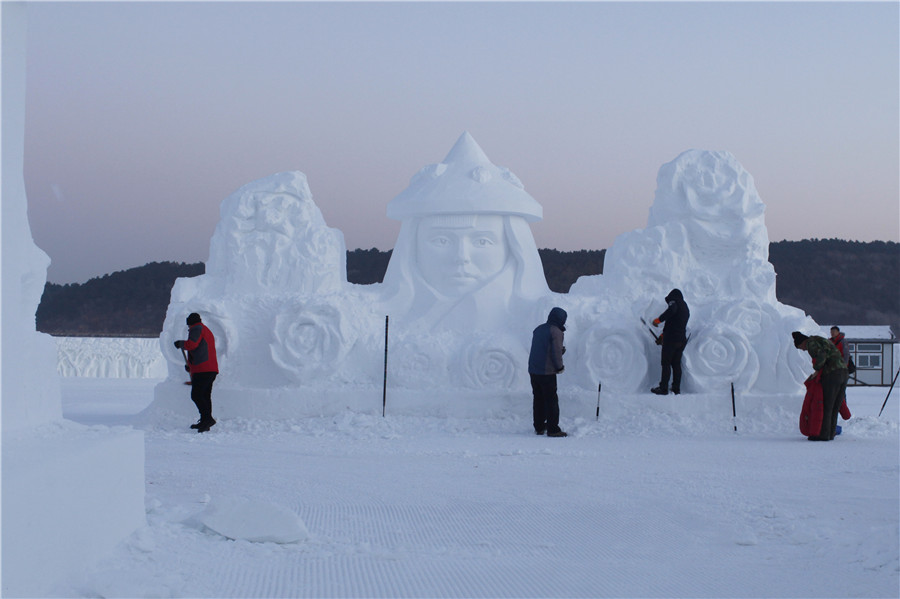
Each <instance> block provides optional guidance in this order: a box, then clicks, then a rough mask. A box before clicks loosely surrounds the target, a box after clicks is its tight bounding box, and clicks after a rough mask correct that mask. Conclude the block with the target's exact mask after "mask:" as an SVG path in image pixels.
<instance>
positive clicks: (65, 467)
mask: <svg viewBox="0 0 900 599" xmlns="http://www.w3.org/2000/svg"><path fill="white" fill-rule="evenodd" d="M7 437H8V436H5V437H4V439H3V448H2V449H3V483H2V484H3V512H2V523H3V524H2V548H3V554H2V558H3V565H2V570H3V572H2V583H3V596H4V597H46V596H47V595H48V593H49V591H50V590H51V589H52V588H53V585H54V584H55V583H56V582H58V581H61V580H64V579H65V578H67V577H69V576H72V575H75V574H78V573H80V572H82V571H83V570H84V568H86V567H88V566H90V565H91V564H93V563H95V562H96V561H98V560H99V559H101V558H102V557H104V556H106V555H107V554H109V553H111V552H112V550H113V548H114V547H115V546H116V545H117V544H118V543H119V542H121V541H122V540H123V539H124V538H125V537H127V536H128V535H129V534H131V533H132V532H134V531H135V530H136V529H138V528H140V527H141V526H144V525H146V514H145V509H144V434H143V433H142V432H140V431H135V430H132V429H126V428H118V427H117V428H113V429H111V428H108V427H90V428H89V427H82V426H80V425H75V424H70V423H63V424H62V425H51V426H49V427H42V428H40V429H37V430H35V431H32V432H30V433H29V434H28V436H26V437H21V436H19V437H17V438H13V439H8V438H7Z"/></svg>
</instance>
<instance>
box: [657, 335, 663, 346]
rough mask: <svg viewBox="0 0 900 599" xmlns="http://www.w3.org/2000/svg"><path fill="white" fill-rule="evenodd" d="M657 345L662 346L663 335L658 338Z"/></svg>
mask: <svg viewBox="0 0 900 599" xmlns="http://www.w3.org/2000/svg"><path fill="white" fill-rule="evenodd" d="M656 345H662V335H660V336H659V337H657V338H656Z"/></svg>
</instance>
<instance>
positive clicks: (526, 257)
mask: <svg viewBox="0 0 900 599" xmlns="http://www.w3.org/2000/svg"><path fill="white" fill-rule="evenodd" d="M388 216H389V217H391V218H395V219H398V220H401V221H402V222H403V224H402V226H401V229H400V236H399V238H398V240H397V243H396V244H395V246H394V252H393V254H392V256H391V261H390V263H389V264H388V269H387V272H386V273H385V278H384V286H385V294H384V297H385V298H386V302H387V303H388V308H389V311H390V313H391V314H394V315H396V316H399V318H400V321H401V323H406V324H415V325H417V326H419V325H421V326H423V327H425V328H426V329H429V328H433V327H438V328H443V329H453V330H470V331H471V330H489V329H508V328H509V326H510V323H509V320H510V318H513V319H515V318H531V316H530V310H532V309H534V300H535V299H537V298H540V297H543V296H546V295H548V294H549V289H548V287H547V282H546V280H545V278H544V271H543V267H542V265H541V260H540V256H539V255H538V252H537V247H536V246H535V243H534V238H533V237H532V235H531V229H530V227H529V226H528V222H529V221H536V220H540V219H541V217H542V216H543V211H542V209H541V206H540V205H539V204H538V203H537V202H536V201H535V200H534V198H532V197H531V196H530V195H529V194H528V193H527V192H525V190H524V188H523V186H522V183H521V182H520V181H519V179H518V178H517V177H516V176H515V175H514V174H512V173H511V172H510V171H509V169H505V168H500V167H497V166H495V165H493V164H492V163H491V162H490V161H489V160H488V158H487V156H485V154H484V152H483V151H482V150H481V148H480V147H478V144H477V143H475V140H474V139H472V136H471V135H469V134H468V133H463V135H462V136H461V137H460V138H459V140H458V141H457V142H456V144H455V145H454V146H453V149H452V150H450V153H449V154H448V155H447V157H446V158H445V159H444V161H443V162H441V163H439V164H432V165H429V166H426V167H425V168H423V169H422V170H421V171H419V173H417V174H416V175H415V176H414V177H413V179H412V181H411V182H410V185H409V187H408V188H407V189H406V190H404V191H403V192H402V193H401V194H400V195H398V196H397V197H396V198H394V199H393V200H392V201H391V203H390V205H389V206H388ZM526 306H527V308H526ZM526 309H527V310H529V312H528V313H524V312H523V311H524V310H526ZM541 310H543V308H541ZM519 322H521V321H519ZM528 322H530V320H529V321H528Z"/></svg>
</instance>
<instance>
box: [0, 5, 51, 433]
mask: <svg viewBox="0 0 900 599" xmlns="http://www.w3.org/2000/svg"><path fill="white" fill-rule="evenodd" d="M24 12H25V8H24V4H17V3H3V12H2V19H3V40H2V43H3V54H2V58H3V73H2V77H3V82H2V83H3V85H2V89H3V97H2V101H3V107H2V109H3V127H2V130H3V140H2V143H3V146H2V163H3V167H2V177H3V180H2V194H3V202H2V210H3V212H2V215H3V232H2V235H3V237H2V258H0V259H2V264H3V270H2V272H3V275H2V276H3V285H2V301H3V304H2V306H3V321H2V323H3V326H2V329H3V330H2V333H0V334H2V347H0V351H2V360H0V362H2V369H3V370H2V393H3V395H2V397H3V402H2V405H3V409H2V414H3V418H2V420H3V425H2V426H3V433H4V434H7V433H11V432H13V431H16V430H21V429H28V428H32V427H34V426H37V425H40V424H45V423H47V422H51V421H54V420H59V419H60V418H62V403H61V399H60V391H59V381H58V379H57V378H56V376H55V373H56V346H55V344H54V342H53V339H52V338H51V337H50V336H49V335H45V334H42V333H38V332H37V330H36V329H35V320H34V315H35V312H36V310H37V306H38V304H39V303H40V301H41V294H43V292H44V283H45V282H46V280H47V267H48V266H49V265H50V258H49V257H48V256H47V254H45V253H44V252H43V251H42V250H41V249H40V248H38V247H37V246H36V245H35V244H34V239H33V238H32V236H31V227H30V226H29V224H28V213H27V208H28V204H27V202H26V200H25V178H24V174H23V173H24V168H23V167H24V156H25V154H24V147H25V118H24V115H25V14H24Z"/></svg>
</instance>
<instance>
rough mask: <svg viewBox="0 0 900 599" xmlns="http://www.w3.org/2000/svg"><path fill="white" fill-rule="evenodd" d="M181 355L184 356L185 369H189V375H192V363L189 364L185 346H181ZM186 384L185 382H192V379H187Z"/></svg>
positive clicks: (188, 383)
mask: <svg viewBox="0 0 900 599" xmlns="http://www.w3.org/2000/svg"><path fill="white" fill-rule="evenodd" d="M181 355H182V357H183V358H184V369H185V370H187V371H188V376H190V375H191V367H190V365H189V364H188V357H187V352H186V351H184V348H183V347H182V348H181ZM184 384H185V385H190V384H191V381H185V382H184Z"/></svg>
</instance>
